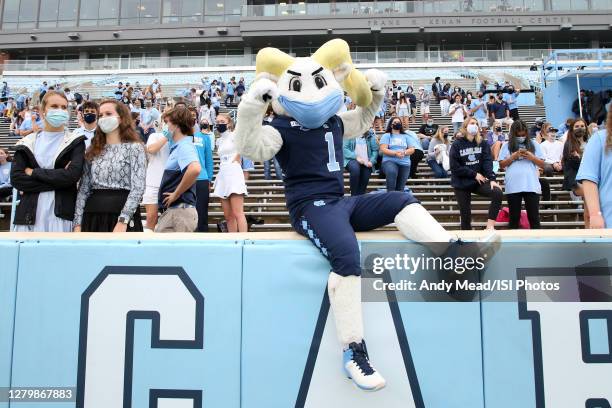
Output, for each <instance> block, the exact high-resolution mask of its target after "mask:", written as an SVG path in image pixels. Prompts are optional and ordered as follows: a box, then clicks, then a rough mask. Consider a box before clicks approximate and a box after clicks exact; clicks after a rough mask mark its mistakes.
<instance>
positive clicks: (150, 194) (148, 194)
mask: <svg viewBox="0 0 612 408" xmlns="http://www.w3.org/2000/svg"><path fill="white" fill-rule="evenodd" d="M158 196H159V186H146V187H145V191H144V194H143V195H142V204H144V205H148V204H155V205H157V203H158V200H159V197H158Z"/></svg>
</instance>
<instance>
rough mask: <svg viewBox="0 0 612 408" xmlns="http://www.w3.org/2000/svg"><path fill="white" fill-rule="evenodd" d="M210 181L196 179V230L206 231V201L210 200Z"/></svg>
mask: <svg viewBox="0 0 612 408" xmlns="http://www.w3.org/2000/svg"><path fill="white" fill-rule="evenodd" d="M209 186H210V182H209V181H208V180H197V181H196V211H197V212H198V226H197V228H196V231H197V232H208V201H209V200H210V189H209Z"/></svg>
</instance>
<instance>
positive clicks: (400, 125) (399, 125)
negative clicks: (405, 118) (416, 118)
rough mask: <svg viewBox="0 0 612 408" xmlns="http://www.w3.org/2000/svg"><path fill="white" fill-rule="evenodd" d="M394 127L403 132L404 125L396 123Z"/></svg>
mask: <svg viewBox="0 0 612 408" xmlns="http://www.w3.org/2000/svg"><path fill="white" fill-rule="evenodd" d="M392 127H393V129H395V130H402V124H401V123H394V124H393V126H392Z"/></svg>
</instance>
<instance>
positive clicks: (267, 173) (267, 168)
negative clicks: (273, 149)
mask: <svg viewBox="0 0 612 408" xmlns="http://www.w3.org/2000/svg"><path fill="white" fill-rule="evenodd" d="M272 164H274V178H276V179H277V180H282V179H283V171H282V170H281V167H280V164H279V163H278V160H277V159H276V157H273V158H272V159H270V160H266V161H265V162H264V178H265V179H266V180H272V172H271V171H270V170H271V167H272Z"/></svg>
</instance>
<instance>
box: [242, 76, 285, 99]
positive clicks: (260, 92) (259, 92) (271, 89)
mask: <svg viewBox="0 0 612 408" xmlns="http://www.w3.org/2000/svg"><path fill="white" fill-rule="evenodd" d="M278 95H279V92H278V86H277V85H276V84H275V83H274V82H272V81H271V80H269V79H268V78H265V77H264V78H259V79H257V80H256V81H255V83H254V84H253V85H252V86H251V89H249V92H248V97H249V98H252V99H253V100H255V101H257V102H260V103H262V104H264V105H267V104H268V103H270V101H271V100H273V99H277V98H278Z"/></svg>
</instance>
